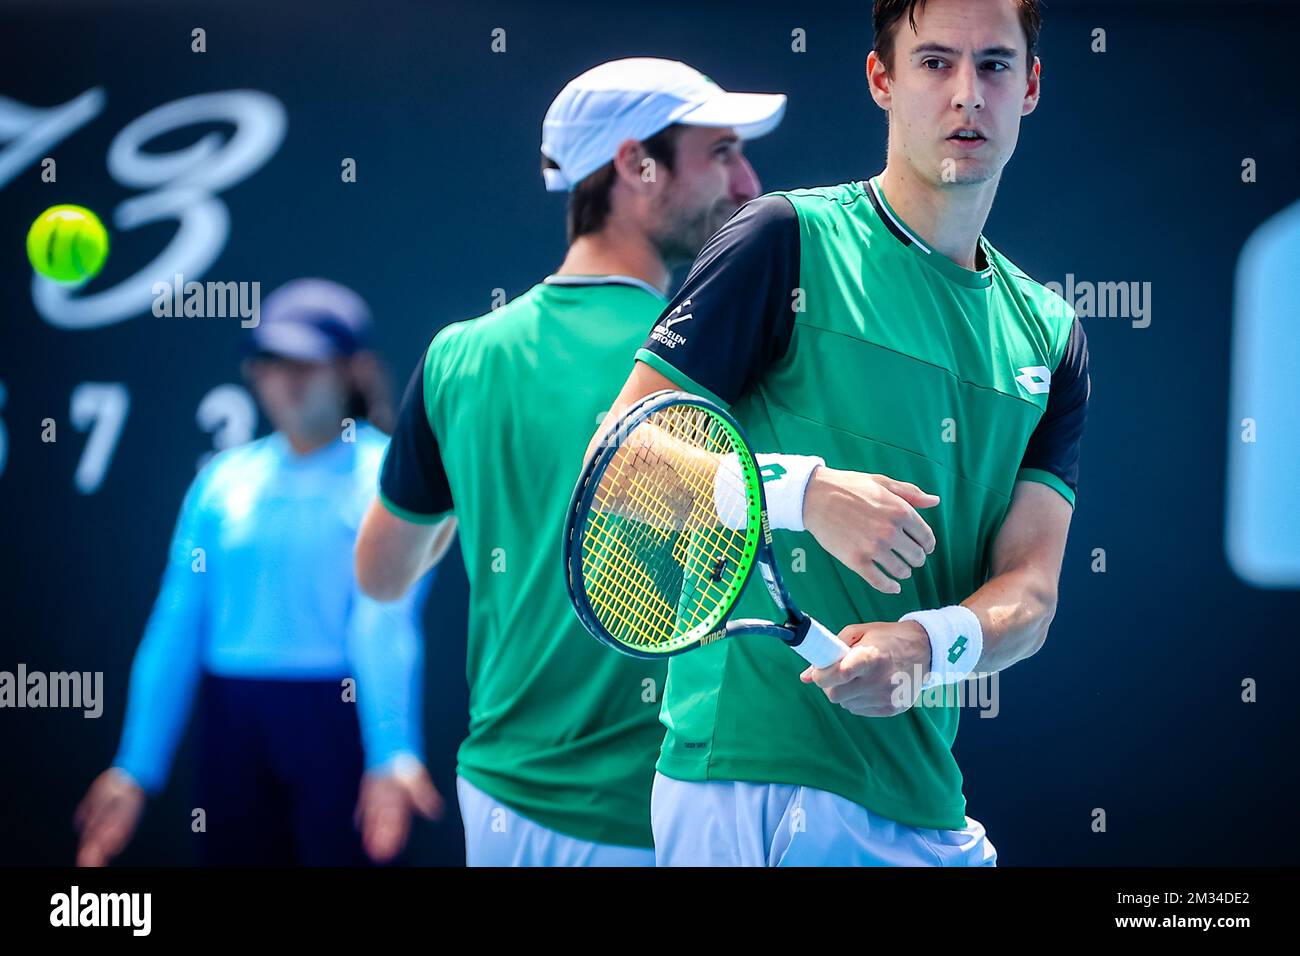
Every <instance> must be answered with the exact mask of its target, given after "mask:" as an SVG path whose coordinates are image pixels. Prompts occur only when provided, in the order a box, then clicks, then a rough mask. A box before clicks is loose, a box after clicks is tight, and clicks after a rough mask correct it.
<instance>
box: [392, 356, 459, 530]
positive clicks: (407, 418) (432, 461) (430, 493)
mask: <svg viewBox="0 0 1300 956" xmlns="http://www.w3.org/2000/svg"><path fill="white" fill-rule="evenodd" d="M427 355H428V353H427V351H426V352H425V354H424V355H422V356H421V358H420V361H419V362H418V363H417V364H416V366H415V372H414V373H413V374H412V375H411V379H410V381H409V382H407V384H406V391H405V392H404V393H403V394H402V405H401V408H400V409H399V410H398V412H397V425H396V427H395V428H394V429H393V437H392V439H390V440H389V443H388V451H387V452H386V453H385V454H384V464H383V467H382V468H381V469H380V473H379V490H380V494H381V496H382V497H383V499H384V503H385V504H386V505H388V506H389V507H390V508H394V506H395V510H400V511H401V512H406V514H405V515H402V517H407V516H412V517H415V518H418V517H433V516H436V515H442V514H445V513H446V512H448V511H451V510H452V499H451V486H450V484H449V483H448V481H447V472H446V471H445V470H444V469H443V465H442V453H441V452H440V451H439V449H438V440H437V439H436V438H435V437H434V434H433V429H432V428H431V427H430V426H429V415H428V413H427V411H426V410H425V407H424V364H425V361H426V359H427Z"/></svg>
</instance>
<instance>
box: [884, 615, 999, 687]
mask: <svg viewBox="0 0 1300 956" xmlns="http://www.w3.org/2000/svg"><path fill="white" fill-rule="evenodd" d="M899 620H900V621H916V622H917V623H919V624H920V625H921V626H922V627H923V628H925V632H926V633H927V634H928V635H929V636H930V674H929V676H927V677H926V679H925V681H924V682H923V683H922V684H921V690H923V691H924V690H929V689H930V688H931V687H937V686H938V685H940V684H955V683H957V682H958V681H960V680H965V679H966V678H967V676H969V675H970V672H971V671H973V670H974V669H975V665H976V664H978V663H979V659H980V655H981V654H983V653H984V629H983V628H982V627H980V619H979V618H978V617H976V616H975V612H974V611H972V610H971V609H970V608H968V607H962V606H961V605H960V604H953V605H950V606H949V607H942V608H938V609H936V610H933V611H913V612H912V613H911V614H904V615H903V616H902V617H901V618H899Z"/></svg>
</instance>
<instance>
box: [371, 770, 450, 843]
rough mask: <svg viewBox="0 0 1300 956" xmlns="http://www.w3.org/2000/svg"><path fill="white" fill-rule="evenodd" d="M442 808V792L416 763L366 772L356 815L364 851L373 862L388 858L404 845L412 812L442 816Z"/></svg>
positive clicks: (428, 815)
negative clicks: (439, 791)
mask: <svg viewBox="0 0 1300 956" xmlns="http://www.w3.org/2000/svg"><path fill="white" fill-rule="evenodd" d="M444 810H445V803H444V801H443V799H442V794H440V793H438V789H437V788H436V787H435V786H434V785H433V781H432V780H431V779H429V772H428V771H427V770H425V768H424V767H423V766H422V765H420V764H419V763H416V762H414V761H412V762H411V763H410V764H405V765H402V766H400V767H398V768H394V769H377V770H372V771H369V772H367V773H366V774H365V776H363V777H362V778H361V795H360V797H359V798H358V800H357V810H356V818H355V819H356V825H357V828H358V829H359V830H360V831H361V842H362V845H363V846H364V847H365V850H366V854H367V855H368V856H369V857H370V859H372V860H374V861H375V862H376V863H387V862H389V861H390V860H392V859H393V858H394V857H395V856H397V854H399V853H401V852H402V848H403V847H405V846H406V840H407V837H409V836H410V833H411V816H412V814H414V813H418V814H419V815H420V816H422V817H424V818H425V819H426V820H441V819H442V815H443V812H444Z"/></svg>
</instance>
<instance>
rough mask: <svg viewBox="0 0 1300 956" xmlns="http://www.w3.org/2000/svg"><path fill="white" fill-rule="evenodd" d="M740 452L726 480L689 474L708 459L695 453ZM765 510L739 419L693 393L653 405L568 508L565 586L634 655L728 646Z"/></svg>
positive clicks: (584, 478) (604, 441) (605, 448)
mask: <svg viewBox="0 0 1300 956" xmlns="http://www.w3.org/2000/svg"><path fill="white" fill-rule="evenodd" d="M683 452H686V454H685V455H683ZM733 455H734V456H735V458H734V462H733V464H732V465H731V467H730V468H729V469H728V471H727V473H726V474H725V476H719V475H718V473H717V469H716V468H714V469H713V470H712V471H710V470H709V469H707V468H704V469H701V468H696V467H690V466H688V463H689V464H691V465H693V464H698V463H699V462H702V461H704V460H705V458H704V457H697V456H718V457H721V456H733ZM715 481H717V482H722V483H723V484H722V485H721V486H720V487H721V488H722V489H723V490H722V491H721V492H717V494H721V495H722V496H723V498H722V500H723V501H724V503H725V504H727V506H728V514H727V515H726V519H725V520H724V516H723V515H722V514H720V513H719V507H718V501H719V498H718V497H716V496H715V484H714V483H715ZM612 489H618V493H617V494H615V493H614V492H613V491H612ZM668 502H671V505H669V504H666V503H668ZM764 508H765V506H764V500H763V486H762V481H761V478H760V476H759V470H758V465H757V463H756V462H755V460H754V455H753V453H752V452H751V450H750V448H749V444H748V442H747V441H746V439H745V436H744V433H743V431H742V430H741V428H740V426H739V425H738V424H737V423H736V421H735V419H733V418H732V417H731V416H730V415H728V414H727V413H726V412H725V411H723V410H722V409H721V408H719V407H718V406H717V405H716V404H715V403H713V402H711V401H709V400H708V399H706V398H702V397H700V396H698V395H691V394H689V393H687V392H682V391H676V390H664V391H660V392H655V393H653V394H651V395H648V396H646V397H645V398H644V399H642V400H641V401H640V402H638V403H637V404H635V405H633V406H632V407H631V408H629V409H628V410H627V411H626V412H625V413H624V414H623V415H622V416H620V417H619V419H618V420H617V421H616V422H614V423H613V424H611V425H610V426H609V428H607V430H606V431H605V433H604V434H603V435H602V436H601V442H600V445H599V447H598V450H597V452H596V454H594V455H593V456H592V458H591V460H590V461H589V462H588V463H587V465H586V466H585V467H584V469H583V473H582V475H581V476H580V477H579V479H578V483H577V485H576V486H575V488H574V491H573V496H572V498H571V499H570V503H569V510H568V517H567V520H566V522H565V529H564V559H565V569H566V574H565V579H566V584H567V586H568V590H569V599H570V601H571V602H572V604H573V607H574V610H575V611H576V612H577V615H578V618H579V619H580V620H581V621H582V623H583V626H584V627H586V629H587V630H588V631H589V632H590V633H591V634H592V636H593V637H595V638H596V639H597V640H599V641H601V642H602V643H604V644H606V645H608V646H610V647H612V648H614V649H616V650H618V651H620V652H622V653H624V654H629V655H631V656H633V657H641V658H647V659H658V658H663V657H668V656H671V655H673V654H680V653H682V652H684V651H688V650H691V649H693V648H695V647H698V646H700V645H701V644H707V643H710V642H711V641H714V640H717V639H719V638H720V637H722V636H724V635H725V633H726V629H725V626H726V621H727V618H728V617H729V616H730V614H731V612H732V610H733V609H734V608H735V605H736V602H737V601H738V600H739V599H740V595H741V593H742V592H743V591H744V588H745V585H746V583H747V582H748V580H749V577H750V574H751V573H752V572H753V569H754V564H755V561H756V558H757V556H758V554H759V550H760V548H761V547H762V546H763V542H764V541H765V540H766V538H765V535H766V534H767V531H766V525H767V516H766V513H765V510H764Z"/></svg>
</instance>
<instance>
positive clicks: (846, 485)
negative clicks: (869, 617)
mask: <svg viewBox="0 0 1300 956" xmlns="http://www.w3.org/2000/svg"><path fill="white" fill-rule="evenodd" d="M938 503H939V496H938V495H931V494H927V493H926V492H924V491H922V490H921V489H920V488H918V487H917V486H916V485H913V484H910V483H908V482H906V481H895V480H894V479H893V478H890V477H889V476H887V475H869V474H865V473H863V472H858V471H841V470H840V469H838V468H827V467H826V466H824V465H823V466H822V467H820V468H818V469H817V470H816V471H814V472H813V474H812V477H811V478H810V479H809V480H808V488H807V490H806V491H805V492H804V505H803V521H804V527H805V528H807V529H808V530H809V531H810V532H812V535H813V537H814V538H816V539H817V543H818V544H820V545H821V546H822V547H823V548H825V549H826V550H827V551H828V552H829V553H830V554H831V555H832V556H833V557H835V558H836V559H837V560H838V561H839V562H840V563H841V564H843V565H844V566H845V567H847V568H849V569H850V570H851V571H854V572H856V573H857V574H858V575H860V576H861V577H862V578H863V579H864V580H865V581H866V582H867V583H868V584H870V585H871V586H872V587H873V588H875V589H876V590H877V591H881V592H883V593H884V594H898V593H899V592H900V591H901V590H902V585H900V584H899V583H898V582H899V581H905V580H906V579H908V578H910V577H911V576H912V571H913V569H915V568H919V567H921V566H922V565H923V564H925V556H926V555H927V554H930V553H931V552H932V551H934V532H933V531H931V530H930V526H929V525H928V524H926V523H925V520H924V519H923V518H922V517H921V516H920V515H919V514H918V513H917V509H918V508H933V507H934V506H935V505H937V504H938Z"/></svg>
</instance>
